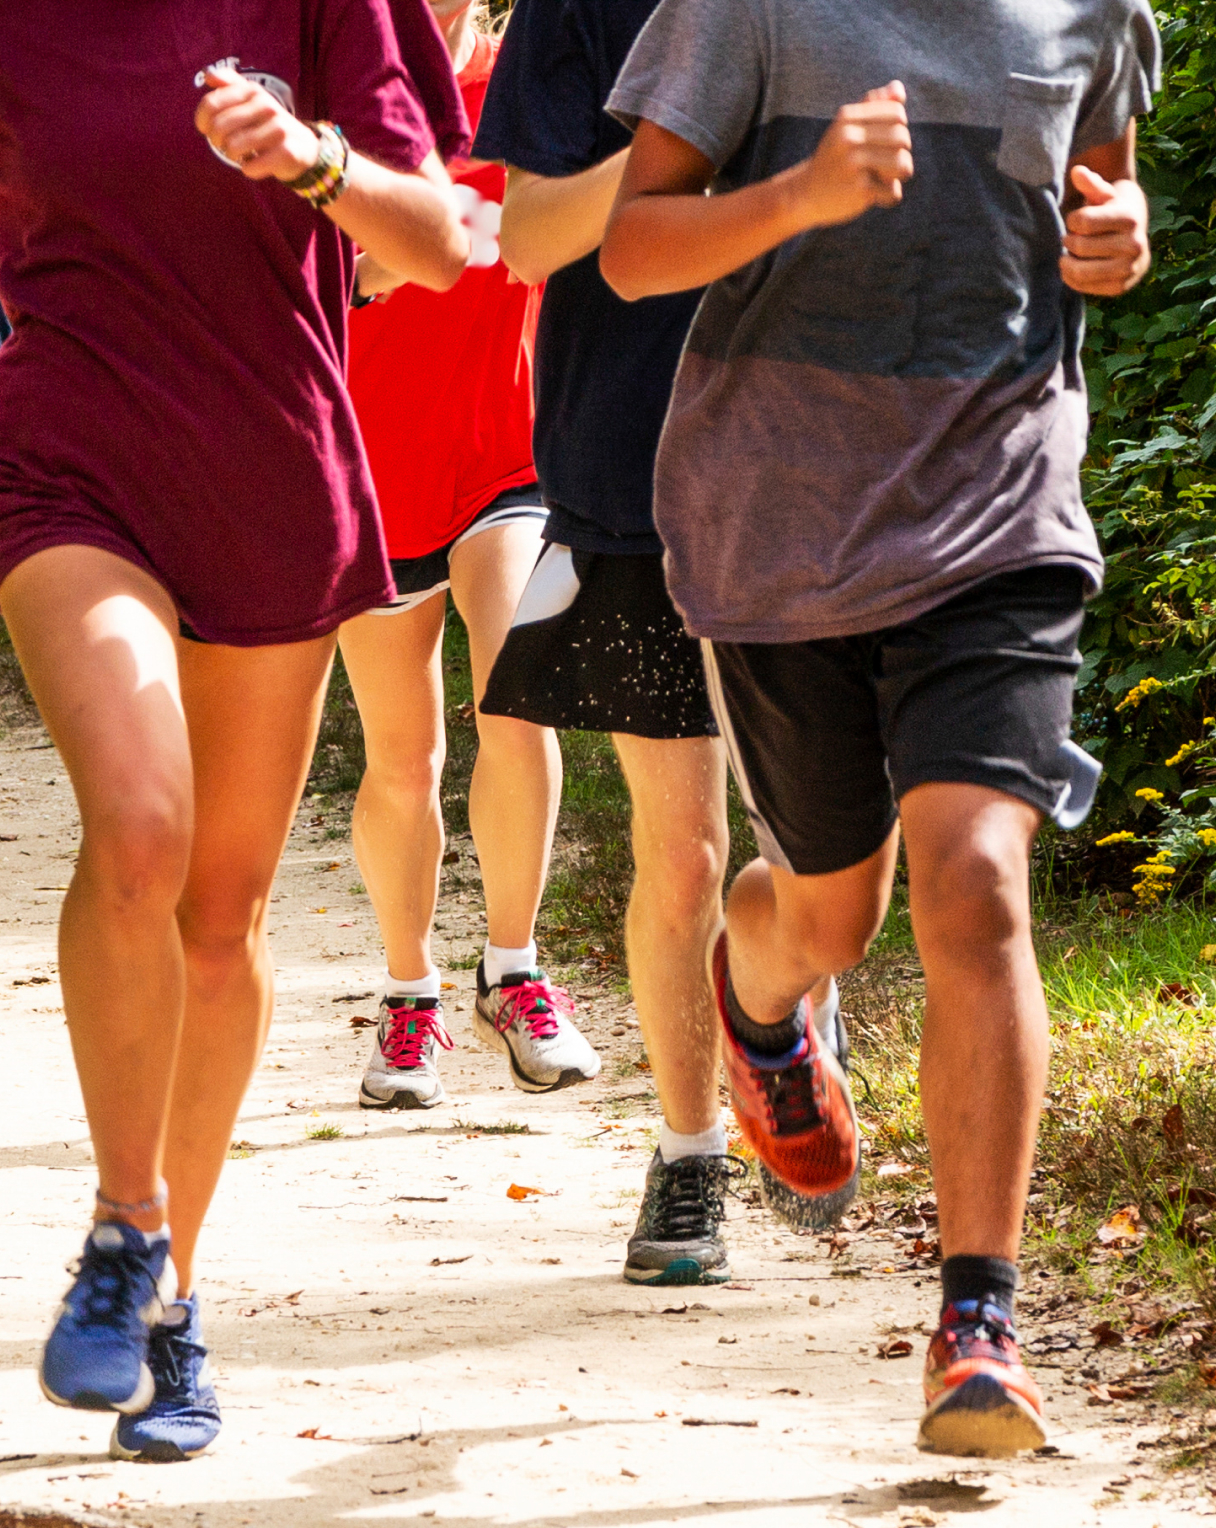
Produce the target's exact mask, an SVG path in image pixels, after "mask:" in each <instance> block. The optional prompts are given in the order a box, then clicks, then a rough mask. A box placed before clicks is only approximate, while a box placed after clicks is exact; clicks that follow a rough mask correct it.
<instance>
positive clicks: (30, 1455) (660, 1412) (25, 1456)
mask: <svg viewBox="0 0 1216 1528" xmlns="http://www.w3.org/2000/svg"><path fill="white" fill-rule="evenodd" d="M666 1415H667V1413H666V1412H665V1411H656V1412H655V1416H656V1417H665V1416H666ZM22 1457H23V1458H26V1459H33V1458H35V1457H36V1456H35V1455H34V1454H25V1455H23V1456H22Z"/></svg>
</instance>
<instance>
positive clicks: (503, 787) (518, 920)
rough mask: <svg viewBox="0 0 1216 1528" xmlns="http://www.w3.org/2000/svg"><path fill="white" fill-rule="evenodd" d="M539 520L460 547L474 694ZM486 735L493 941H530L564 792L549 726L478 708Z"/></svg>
mask: <svg viewBox="0 0 1216 1528" xmlns="http://www.w3.org/2000/svg"><path fill="white" fill-rule="evenodd" d="M540 545H541V541H540V532H539V530H537V529H536V527H535V522H533V521H517V522H515V523H514V524H510V525H504V526H502V527H500V528H498V529H496V530H489V531H482V532H481V533H480V535H477V536H472V537H470V538H469V540H468V541H465V542H462V543H461V544H460V545H459V546H458V547H456V548H455V550H454V551H453V553H452V560H451V571H452V598H453V599H454V600H455V602H456V608H457V610H459V611H460V614H461V616H462V617H463V619H464V622H465V625H466V626H467V627H468V631H469V654H470V657H471V660H472V666H473V697H474V700H475V702H476V703H477V704H478V705H480V703H481V697H482V695H483V694H484V693H485V688H486V681H487V680H488V678H489V676H490V670H491V668H493V666H494V660H495V658H497V657H498V653H499V650H500V649H501V647H502V644H503V642H504V641H505V639H506V635H507V631H508V630H509V628H510V625H511V621H512V618H513V617H514V615H515V607H516V606H517V605H518V604H519V597H520V595H521V594H522V593H523V589H524V585H525V584H526V583H527V581H528V576H529V574H530V573H531V572H532V568H533V566H534V565H535V563H536V558H537V556H538V554H539V552H540ZM477 736H478V742H479V744H480V746H479V748H478V752H477V763H476V765H475V766H474V768H473V779H472V783H471V784H470V786H469V825H470V827H471V828H472V830H473V841H474V843H475V844H476V845H477V857H478V859H479V860H480V862H481V884H482V887H483V889H484V891H485V898H486V918H487V921H488V924H489V935H490V942H491V943H492V944H497V945H503V946H505V947H506V948H508V949H521V948H522V947H523V946H524V945H526V944H529V943H530V942H531V939H532V931H533V928H534V926H535V923H536V912H537V909H538V908H539V906H540V899H541V893H542V892H543V891H544V886H545V875H546V873H547V872H548V868H549V851H550V849H551V848H552V846H553V830H554V827H555V826H556V823H557V807H558V802H559V801H560V799H561V792H562V756H561V750H560V749H559V748H558V746H557V734H556V733H555V732H554V731H553V729H552V728H551V727H535V726H533V725H532V723H531V722H522V721H517V720H516V719H515V718H514V717H510V716H483V715H482V714H481V712H480V711H478V712H477Z"/></svg>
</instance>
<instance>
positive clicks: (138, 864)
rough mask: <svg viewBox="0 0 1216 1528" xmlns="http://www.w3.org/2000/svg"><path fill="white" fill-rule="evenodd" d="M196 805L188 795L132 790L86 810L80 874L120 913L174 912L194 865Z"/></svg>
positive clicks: (171, 791)
mask: <svg viewBox="0 0 1216 1528" xmlns="http://www.w3.org/2000/svg"><path fill="white" fill-rule="evenodd" d="M192 832H193V803H192V802H191V800H190V798H189V796H188V795H187V794H186V793H185V792H184V791H181V792H178V791H174V790H173V789H171V788H168V789H166V790H164V791H160V792H152V791H138V790H135V791H132V792H131V793H130V795H129V796H128V797H127V798H126V799H124V800H123V801H121V802H114V803H111V804H109V805H107V806H104V807H102V808H100V809H96V810H93V811H86V813H85V817H84V828H83V836H82V842H81V853H80V870H81V873H82V874H83V875H85V876H87V877H88V879H89V880H90V881H91V882H92V884H93V886H94V887H95V888H96V889H97V890H99V891H100V893H101V895H102V896H103V897H104V898H105V899H106V900H107V902H109V903H110V905H111V906H112V908H113V909H114V911H116V912H117V913H118V914H119V915H123V914H127V915H135V916H139V917H143V916H146V915H147V914H148V913H149V912H151V911H152V910H153V909H156V908H160V909H162V910H165V911H171V910H172V909H173V908H174V907H175V906H176V904H177V900H178V898H179V897H180V896H181V892H182V887H183V886H184V885H185V881H186V873H187V870H188V869H189V864H190V842H191V836H192Z"/></svg>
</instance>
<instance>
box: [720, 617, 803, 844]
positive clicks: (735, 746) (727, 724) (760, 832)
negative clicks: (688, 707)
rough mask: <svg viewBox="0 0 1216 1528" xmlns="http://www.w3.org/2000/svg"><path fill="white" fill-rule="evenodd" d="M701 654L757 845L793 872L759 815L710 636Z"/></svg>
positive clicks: (732, 766) (724, 739)
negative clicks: (732, 723)
mask: <svg viewBox="0 0 1216 1528" xmlns="http://www.w3.org/2000/svg"><path fill="white" fill-rule="evenodd" d="M701 657H702V659H703V660H704V663H705V688H706V689H707V690H708V691H709V703H710V705H711V706H712V707H713V710H714V717H715V719H716V720H717V723H718V731H719V732H720V733H721V734H722V741H723V742H724V743H725V744H726V756H727V758H728V759H729V760H730V767H731V769H732V770H733V772H734V776H735V780H736V782H737V783H738V786H739V794H740V796H742V797H743V805H744V806H745V807H746V808H747V815H748V818H749V820H750V821H751V825H752V831H753V832H754V833H755V835H756V845H757V847H758V848H759V850H760V853H761V854H762V855H763V856H764V858H765V859H766V860H767V861H768V862H769V864H770V865H780V867H781V868H782V870H789V871H790V872H792V871H793V869H794V867H793V866H792V865H791V864H790V862H789V856H788V855H787V854H786V853H785V850H784V849H782V847H781V845H780V844H779V843H778V842H777V836H776V834H775V833H774V832H773V830H772V828H770V827H769V825H768V823H767V822H766V821H765V819H764V818H763V817H762V816H761V815H760V808H759V807H758V806H757V805H756V798H755V796H753V795H752V788H751V785H750V784H749V782H748V778H747V771H746V770H745V769H744V768H743V759H742V757H741V756H740V753H739V742H738V739H737V738H736V737H735V729H734V727H733V726H732V725H731V720H730V713H729V712H728V711H727V709H726V696H725V695H724V694H723V692H722V676H721V674H719V672H718V660H717V658H716V657H715V656H714V644H713V643H712V642H711V641H710V640H709V639H708V638H707V637H702V638H701Z"/></svg>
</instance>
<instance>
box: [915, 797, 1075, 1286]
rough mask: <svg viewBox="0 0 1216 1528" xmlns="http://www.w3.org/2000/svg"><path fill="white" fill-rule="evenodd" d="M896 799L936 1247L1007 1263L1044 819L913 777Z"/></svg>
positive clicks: (1026, 1072) (1042, 1062)
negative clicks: (1033, 900) (917, 960)
mask: <svg viewBox="0 0 1216 1528" xmlns="http://www.w3.org/2000/svg"><path fill="white" fill-rule="evenodd" d="M900 810H901V813H902V816H903V821H904V831H905V834H906V835H907V843H908V883H909V893H910V899H911V910H912V928H913V932H914V933H915V935H916V943H917V947H918V948H919V950H920V955H921V960H922V962H923V964H924V968H925V1026H924V1037H923V1039H922V1041H921V1066H920V1083H921V1107H922V1109H923V1110H924V1115H925V1130H926V1133H927V1134H928V1137H929V1145H930V1148H931V1150H932V1153H933V1177H934V1185H935V1188H936V1191H937V1203H938V1215H939V1217H940V1219H939V1225H940V1229H941V1238H942V1253H943V1255H944V1256H945V1257H952V1256H955V1255H956V1254H960V1253H970V1254H975V1255H978V1256H986V1257H1001V1258H1006V1259H1008V1261H1010V1262H1016V1260H1017V1255H1018V1246H1019V1244H1020V1241H1021V1235H1022V1217H1023V1214H1024V1213H1025V1208H1026V1191H1027V1186H1028V1184H1029V1181H1030V1168H1031V1164H1032V1161H1033V1158H1034V1142H1035V1134H1036V1132H1037V1130H1038V1122H1039V1108H1040V1105H1041V1102H1042V1098H1043V1088H1044V1085H1045V1083H1046V1080H1047V1049H1048V1036H1047V1007H1046V1004H1045V1002H1044V1000H1043V988H1042V983H1041V982H1040V980H1039V970H1038V964H1037V962H1036V960H1035V953H1034V945H1033V943H1032V941H1031V933H1030V930H1031V923H1030V847H1031V844H1032V843H1033V842H1034V837H1035V834H1036V833H1037V832H1038V829H1039V824H1040V822H1041V820H1042V819H1041V817H1040V815H1039V813H1038V812H1037V811H1035V809H1034V808H1033V807H1031V806H1028V805H1027V804H1026V803H1025V802H1022V801H1018V800H1016V799H1014V798H1013V797H1012V796H1006V795H1004V794H1003V793H1001V792H1000V791H994V790H988V789H986V788H984V787H983V786H978V785H939V784H930V785H920V786H917V787H916V789H915V790H911V791H909V792H908V794H907V795H906V796H905V797H904V799H903V801H902V803H901V808H900Z"/></svg>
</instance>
